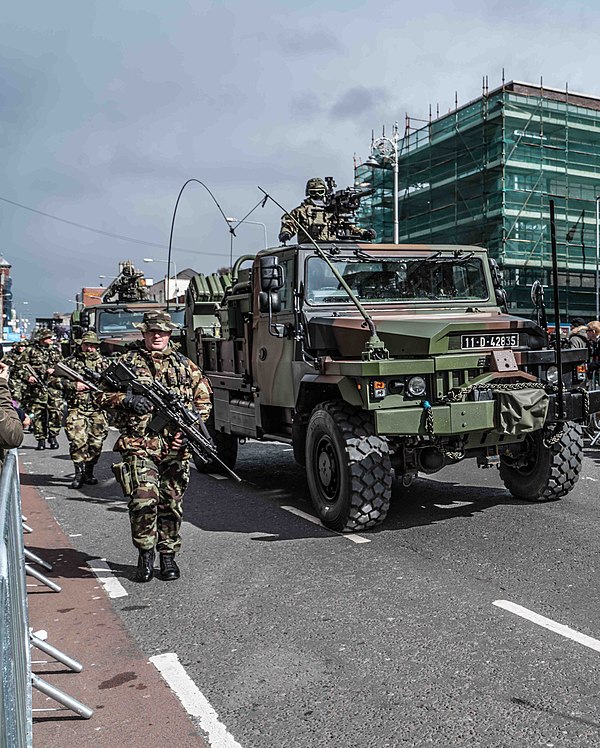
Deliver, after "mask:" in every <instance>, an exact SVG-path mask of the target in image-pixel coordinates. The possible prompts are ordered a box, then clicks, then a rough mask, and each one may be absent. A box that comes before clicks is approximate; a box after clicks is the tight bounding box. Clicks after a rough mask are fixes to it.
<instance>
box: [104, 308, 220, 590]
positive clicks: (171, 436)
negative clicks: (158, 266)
mask: <svg viewBox="0 0 600 748" xmlns="http://www.w3.org/2000/svg"><path fill="white" fill-rule="evenodd" d="M137 327H139V329H140V330H141V331H142V335H143V342H141V343H139V344H138V345H137V346H136V347H135V348H133V349H132V350H130V351H128V352H127V353H125V354H123V356H121V359H120V360H122V361H123V362H124V363H125V364H127V366H129V368H131V369H132V370H133V371H134V372H135V373H136V376H137V377H138V379H139V381H141V382H145V383H148V384H151V383H152V382H153V381H155V380H156V381H158V382H161V383H162V384H163V385H165V387H167V388H168V389H169V390H171V391H173V392H176V393H178V394H179V395H180V397H182V398H183V400H184V402H185V404H186V405H187V407H189V408H195V409H196V410H197V411H199V413H200V415H201V416H202V418H203V419H206V418H208V414H209V411H210V385H209V384H208V381H207V380H206V379H205V378H204V376H203V375H202V372H201V371H200V369H199V368H198V367H197V366H196V364H194V363H193V362H192V361H190V360H189V359H188V358H186V357H185V356H184V355H183V354H182V353H180V352H179V351H176V350H175V349H174V348H173V346H172V345H171V343H170V338H171V333H172V331H173V330H174V329H176V327H177V326H176V325H174V324H173V323H172V322H171V317H170V315H169V314H168V313H167V312H162V311H153V312H146V313H145V314H144V318H143V322H142V323H141V324H139V325H137ZM98 402H99V403H100V404H101V405H102V406H103V407H107V408H109V409H114V410H115V411H116V414H117V418H116V425H117V427H118V428H119V430H120V432H121V436H120V438H119V439H118V441H117V443H116V445H115V450H116V451H119V452H121V454H122V459H123V461H122V462H121V463H118V464H117V465H113V471H114V473H115V475H116V477H117V480H118V481H119V483H120V484H121V487H122V488H123V493H124V494H125V496H127V497H128V498H129V504H128V506H129V518H130V521H131V535H132V539H133V544H134V546H135V547H136V548H137V549H138V551H139V558H138V568H137V573H136V580H137V581H139V582H148V581H150V579H152V577H153V575H154V551H155V548H156V550H157V551H158V553H159V554H160V570H161V575H162V578H163V579H165V580H171V579H178V578H179V568H178V566H177V564H176V563H175V558H174V554H175V553H176V552H177V551H179V549H180V546H181V539H180V527H181V518H182V514H183V494H184V492H185V489H186V488H187V485H188V482H189V478H190V465H189V461H190V456H191V455H190V452H189V450H188V449H187V447H186V444H185V440H184V438H183V435H182V434H181V432H179V431H176V430H175V429H173V428H172V427H170V426H167V427H165V428H163V429H162V430H160V431H158V432H154V431H152V430H150V429H149V423H150V421H151V420H152V414H151V411H152V403H150V402H149V401H148V400H147V399H146V398H145V397H144V396H143V395H135V394H133V393H132V392H131V391H129V392H127V393H123V392H104V393H102V394H100V395H99V396H98Z"/></svg>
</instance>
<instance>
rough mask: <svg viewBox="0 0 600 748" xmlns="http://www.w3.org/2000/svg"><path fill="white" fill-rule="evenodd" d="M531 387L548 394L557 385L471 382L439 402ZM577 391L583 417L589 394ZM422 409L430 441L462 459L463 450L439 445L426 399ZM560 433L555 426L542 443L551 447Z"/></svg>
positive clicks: (558, 439) (453, 458)
mask: <svg viewBox="0 0 600 748" xmlns="http://www.w3.org/2000/svg"><path fill="white" fill-rule="evenodd" d="M531 389H536V390H546V392H547V393H548V394H552V393H555V392H558V387H557V386H556V385H553V384H542V383H541V382H518V383H516V384H500V383H496V384H494V383H491V382H490V383H486V384H473V385H471V386H470V387H463V388H455V389H452V390H450V392H449V393H448V395H446V397H444V398H442V400H441V401H440V402H441V404H442V405H443V404H446V403H460V402H464V401H465V400H466V399H467V396H468V395H470V393H471V392H474V391H476V390H479V391H489V390H500V391H502V392H509V391H511V390H513V391H514V390H531ZM578 391H579V392H581V395H582V398H583V416H584V418H585V417H586V416H587V415H589V408H590V396H589V393H588V392H587V390H585V389H583V387H581V388H579V389H578ZM423 409H424V410H425V430H426V432H427V434H428V435H429V437H430V438H431V440H432V442H433V443H434V444H435V445H436V446H437V448H438V449H439V450H440V452H442V454H444V455H445V456H446V457H448V458H449V459H451V460H462V458H463V457H464V451H463V452H450V451H449V450H446V449H444V447H443V446H441V444H440V440H439V437H437V436H436V435H435V432H434V423H433V408H432V407H431V403H430V402H429V401H428V400H424V401H423ZM562 433H563V430H562V426H559V427H557V429H556V431H555V432H554V433H552V434H549V435H548V436H547V437H544V445H545V446H546V447H548V448H550V447H552V446H553V445H554V444H556V443H557V442H558V441H560V438H561V436H562Z"/></svg>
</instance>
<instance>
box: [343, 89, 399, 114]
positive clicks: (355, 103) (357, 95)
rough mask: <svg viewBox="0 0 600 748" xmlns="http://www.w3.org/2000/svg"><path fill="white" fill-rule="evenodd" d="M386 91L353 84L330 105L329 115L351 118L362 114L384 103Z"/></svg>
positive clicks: (386, 97) (386, 95) (386, 96)
mask: <svg viewBox="0 0 600 748" xmlns="http://www.w3.org/2000/svg"><path fill="white" fill-rule="evenodd" d="M387 99H388V93H387V91H386V90H385V89H384V88H381V87H378V86H374V87H373V88H367V87H366V86H355V87H353V88H349V89H347V90H346V91H344V92H343V93H342V94H341V95H340V96H338V98H337V100H336V101H335V103H334V104H333V106H332V107H331V109H330V111H329V116H330V118H331V119H338V118H339V119H351V118H353V117H356V116H357V115H358V116H361V117H362V116H364V115H365V113H369V112H371V111H372V110H373V109H374V108H380V107H381V106H383V105H385V103H386V101H387Z"/></svg>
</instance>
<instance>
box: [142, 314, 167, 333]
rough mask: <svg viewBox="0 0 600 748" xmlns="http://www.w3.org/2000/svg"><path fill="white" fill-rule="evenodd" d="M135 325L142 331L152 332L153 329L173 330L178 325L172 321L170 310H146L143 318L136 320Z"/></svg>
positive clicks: (161, 330)
mask: <svg viewBox="0 0 600 748" xmlns="http://www.w3.org/2000/svg"><path fill="white" fill-rule="evenodd" d="M134 327H137V328H138V330H141V331H142V332H150V331H151V330H160V332H173V330H177V325H175V324H174V323H173V322H172V321H171V315H170V314H169V313H168V312H144V318H143V320H142V321H141V322H134Z"/></svg>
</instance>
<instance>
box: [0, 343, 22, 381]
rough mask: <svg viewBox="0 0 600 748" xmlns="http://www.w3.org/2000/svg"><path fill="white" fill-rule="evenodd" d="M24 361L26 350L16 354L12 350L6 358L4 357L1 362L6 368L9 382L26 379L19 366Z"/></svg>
mask: <svg viewBox="0 0 600 748" xmlns="http://www.w3.org/2000/svg"><path fill="white" fill-rule="evenodd" d="M26 360H27V348H25V349H24V350H23V351H21V353H17V352H16V351H14V350H12V351H9V352H8V353H7V354H6V356H4V358H3V359H2V362H3V363H5V364H6V365H7V366H8V372H9V375H10V378H11V380H19V381H25V380H26V379H27V377H26V376H25V374H24V372H23V368H22V366H21V364H23V362H24V361H26Z"/></svg>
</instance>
